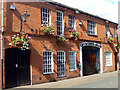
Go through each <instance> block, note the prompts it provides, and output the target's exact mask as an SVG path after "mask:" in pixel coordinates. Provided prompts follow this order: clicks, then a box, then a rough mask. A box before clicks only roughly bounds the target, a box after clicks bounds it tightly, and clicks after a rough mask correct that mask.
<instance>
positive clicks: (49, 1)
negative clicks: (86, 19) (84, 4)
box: [40, 0, 118, 25]
mask: <svg viewBox="0 0 120 90" xmlns="http://www.w3.org/2000/svg"><path fill="white" fill-rule="evenodd" d="M40 1H43V2H47V3H50V4H53V5H58V6H61V7H63V8H67V9H71V10H73V11H78V12H79V13H82V14H85V15H88V16H91V17H95V18H97V19H100V20H103V21H105V22H106V21H107V22H110V23H113V24H116V25H118V23H115V22H112V21H110V20H107V19H104V18H102V17H100V16H97V15H93V14H90V13H87V12H84V11H82V10H79V9H77V8H73V7H70V6H67V5H64V4H61V3H59V2H55V1H53V0H40Z"/></svg>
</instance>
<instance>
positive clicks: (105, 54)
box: [104, 51, 113, 67]
mask: <svg viewBox="0 0 120 90" xmlns="http://www.w3.org/2000/svg"><path fill="white" fill-rule="evenodd" d="M108 54H109V56H110V57H109V59H110V62H109V63H110V64H108V65H106V56H107V55H108ZM107 57H108V56H107ZM104 58H105V67H112V66H113V63H112V53H111V52H108V51H107V52H105V53H104ZM107 62H108V61H107Z"/></svg>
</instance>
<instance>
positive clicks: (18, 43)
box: [9, 32, 31, 50]
mask: <svg viewBox="0 0 120 90" xmlns="http://www.w3.org/2000/svg"><path fill="white" fill-rule="evenodd" d="M30 40H31V37H29V36H28V34H26V33H23V32H20V34H17V36H16V35H14V37H12V41H11V43H9V45H10V46H11V47H13V48H14V47H15V48H16V47H17V48H21V50H25V49H29V42H30Z"/></svg>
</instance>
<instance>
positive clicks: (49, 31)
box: [40, 25, 55, 35]
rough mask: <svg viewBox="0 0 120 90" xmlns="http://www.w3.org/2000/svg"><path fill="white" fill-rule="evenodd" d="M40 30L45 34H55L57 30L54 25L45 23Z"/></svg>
mask: <svg viewBox="0 0 120 90" xmlns="http://www.w3.org/2000/svg"><path fill="white" fill-rule="evenodd" d="M40 31H41V32H43V33H44V34H48V35H54V34H55V30H54V29H53V26H47V25H43V26H41V29H40Z"/></svg>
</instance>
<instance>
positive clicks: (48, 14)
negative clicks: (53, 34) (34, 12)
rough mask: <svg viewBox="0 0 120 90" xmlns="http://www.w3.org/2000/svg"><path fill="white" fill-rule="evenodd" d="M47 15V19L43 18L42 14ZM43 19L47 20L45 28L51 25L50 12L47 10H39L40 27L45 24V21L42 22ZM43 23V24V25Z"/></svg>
mask: <svg viewBox="0 0 120 90" xmlns="http://www.w3.org/2000/svg"><path fill="white" fill-rule="evenodd" d="M43 9H46V10H47V13H46V12H43ZM44 13H45V14H47V17H44V15H43V14H44ZM43 18H47V24H46V25H47V26H50V25H51V11H50V10H49V9H47V8H41V26H43V25H44V23H46V22H45V21H43ZM43 22H44V23H43Z"/></svg>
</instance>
